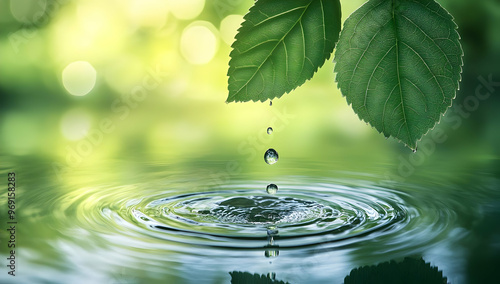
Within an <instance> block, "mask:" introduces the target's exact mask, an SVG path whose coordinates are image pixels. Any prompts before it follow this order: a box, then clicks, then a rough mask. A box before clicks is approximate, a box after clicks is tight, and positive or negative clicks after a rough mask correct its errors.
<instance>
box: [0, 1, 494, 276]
mask: <svg viewBox="0 0 500 284" xmlns="http://www.w3.org/2000/svg"><path fill="white" fill-rule="evenodd" d="M276 1H278V0H276ZM363 2H364V1H360V0H354V1H341V3H342V14H343V20H345V18H346V17H347V16H348V15H349V14H350V13H352V12H353V11H354V10H355V9H356V8H358V7H359V6H360V5H362V4H363ZM438 2H439V3H440V4H441V5H443V6H444V7H445V8H446V9H447V10H448V11H449V12H450V13H451V14H452V15H453V16H454V17H455V21H456V23H457V24H458V26H459V29H458V30H459V33H460V35H461V37H462V44H463V49H464V53H465V56H464V67H463V74H462V82H461V84H460V90H459V91H458V92H457V97H456V99H455V100H454V102H453V106H452V107H451V108H450V109H449V111H448V112H447V114H446V116H445V117H444V118H443V119H442V120H441V122H440V123H439V125H438V126H436V128H435V129H433V130H431V131H430V132H429V133H428V134H427V135H426V136H425V137H424V138H423V140H422V141H421V142H419V150H418V151H417V153H415V154H414V153H412V152H411V150H410V149H408V148H406V147H404V146H403V145H402V144H401V143H398V142H397V141H396V140H394V139H392V138H390V139H385V138H384V137H383V135H382V134H379V133H377V132H376V130H375V129H372V128H371V127H370V126H368V125H366V124H365V123H364V122H362V121H360V120H359V119H358V117H357V116H356V114H355V113H354V112H353V111H352V109H351V108H350V106H348V105H347V103H346V101H345V99H344V98H343V97H342V95H341V94H340V92H339V90H338V89H337V87H336V84H335V80H334V77H335V76H334V73H333V66H334V63H333V62H332V59H331V58H330V59H329V60H327V62H326V63H325V65H324V66H323V67H322V68H321V69H320V70H319V71H318V73H317V74H316V75H315V76H314V78H313V79H312V80H310V81H308V82H306V83H305V84H304V85H303V86H301V87H299V88H297V89H296V90H294V91H293V92H292V93H290V94H285V95H284V96H283V97H282V98H280V99H277V100H274V101H273V105H272V106H271V107H270V106H269V102H265V103H238V104H234V103H233V104H226V103H225V100H226V97H227V76H226V72H227V65H228V62H229V53H230V51H231V48H230V45H231V43H232V40H233V36H234V34H235V32H236V30H237V28H238V26H239V24H240V22H241V20H242V17H243V15H244V14H245V13H246V11H248V9H249V7H250V6H251V5H252V3H253V1H252V0H206V1H205V0H182V1H181V0H142V1H140V0H125V1H117V0H104V1H96V0H86V1H70V0H0V98H1V103H0V160H1V163H2V165H1V166H2V167H1V168H0V170H1V171H2V172H3V173H6V172H8V171H12V170H13V171H16V173H17V175H18V177H19V185H18V186H19V190H20V192H19V195H18V196H20V197H19V204H20V206H19V213H20V215H19V216H26V218H25V221H24V222H27V223H26V224H28V226H24V227H21V229H20V230H21V231H20V235H21V236H30V237H26V238H25V239H24V240H23V246H24V247H32V248H33V251H35V250H39V246H40V245H39V244H40V240H41V239H43V238H44V237H43V236H42V237H39V235H43V234H45V235H46V237H45V238H46V239H51V238H57V234H56V233H55V232H54V231H53V230H52V229H51V228H50V226H49V227H47V228H46V227H45V223H44V222H41V221H40V222H39V220H42V221H43V220H49V221H51V222H52V221H53V220H52V218H51V215H53V212H52V211H51V210H52V209H51V208H44V209H40V208H38V207H39V206H38V202H39V201H40V202H42V201H43V202H45V203H46V204H52V203H50V202H48V201H50V200H56V201H57V199H56V198H57V195H61V196H64V195H63V194H64V193H65V192H68V191H69V192H71V190H74V189H77V188H85V187H91V186H96V187H99V186H101V185H106V184H116V183H117V184H120V185H127V183H133V182H136V183H137V180H138V179H140V178H143V179H147V178H146V177H147V176H148V175H147V173H148V172H150V171H151V172H153V173H154V174H156V173H157V172H160V173H164V172H163V165H164V164H168V165H173V166H172V168H168V167H165V168H166V170H165V175H167V176H168V177H170V176H169V175H172V176H174V175H177V176H179V177H175V178H173V180H174V181H175V180H182V178H183V177H184V175H183V172H186V173H188V172H189V175H187V174H186V175H185V176H186V177H188V178H192V177H193V176H194V175H195V174H193V173H192V172H191V171H197V170H199V169H200V168H202V169H203V170H204V169H207V171H203V172H199V173H196V174H199V175H200V176H204V177H205V176H206V177H210V178H211V179H214V184H215V185H220V184H223V183H224V181H225V180H226V181H227V178H228V177H227V174H229V175H231V174H238V173H241V174H242V175H243V174H247V175H248V176H250V177H251V178H256V177H258V179H260V180H266V179H268V177H269V176H272V175H274V176H276V175H278V174H282V175H283V176H286V175H294V174H296V175H303V176H309V177H322V176H329V175H333V174H332V173H333V171H337V172H336V173H335V174H336V175H337V177H338V175H339V173H340V174H344V175H345V177H346V178H349V172H357V173H370V174H373V175H367V179H370V178H372V177H373V176H375V177H377V182H379V181H390V180H395V181H398V182H408V183H409V184H411V183H420V184H422V183H423V184H426V183H429V184H430V185H431V186H429V188H433V186H435V184H436V183H438V184H439V182H434V180H433V179H435V180H438V181H443V180H446V183H450V184H460V185H461V186H460V187H458V186H457V187H448V188H447V187H443V190H442V192H441V195H439V196H443V194H444V196H448V197H450V200H455V199H458V200H460V202H462V201H463V203H464V204H467V206H468V205H469V204H470V203H474V202H475V199H473V198H470V196H471V195H478V196H479V195H481V194H482V195H483V196H484V198H483V199H481V200H482V202H485V203H486V201H484V200H489V201H491V200H498V199H494V198H492V197H491V196H493V193H494V192H495V189H496V192H498V189H499V187H498V177H499V176H500V160H499V156H500V130H499V129H500V128H499V125H500V112H499V111H498V110H499V109H500V68H499V66H500V2H499V1H496V0H480V1H469V0H439V1H438ZM268 126H272V127H273V128H274V130H275V131H274V133H273V134H272V135H267V134H266V129H267V127H268ZM269 147H273V148H275V149H276V150H277V151H278V152H279V154H280V162H279V163H278V164H276V165H275V166H273V167H272V170H269V169H270V168H269V167H267V166H266V165H265V164H264V161H263V154H264V152H265V150H266V149H267V148H269ZM227 161H236V162H237V163H235V164H231V163H228V162H227ZM149 164H152V165H156V166H153V167H148V166H147V165H149ZM103 165H104V166H103ZM106 165H113V166H106ZM115 165H118V166H115ZM158 165H159V166H158ZM232 165H237V166H241V168H242V169H243V171H236V170H235V169H234V168H231V167H232ZM158 168H160V169H161V170H160V171H158ZM152 169H153V170H152ZM155 169H156V170H155ZM266 171H267V172H266ZM342 171H343V172H342ZM72 172H76V174H74V175H71V173H72ZM66 173H68V175H66ZM214 173H215V174H217V173H223V174H224V175H226V176H216V175H214ZM464 173H467V174H464ZM356 176H358V177H359V176H360V175H356ZM485 176H489V177H493V179H491V181H490V179H485V178H484V177H485ZM57 177H59V178H60V179H57ZM235 177H236V176H235ZM61 178H62V179H61ZM210 178H201V179H200V180H203V181H205V180H209V179H210ZM242 179H243V178H242ZM268 180H270V179H268ZM59 181H62V185H59V184H58V182H59ZM146 182H147V181H144V183H146ZM433 182H434V184H433ZM54 184H55V185H54ZM388 184H389V185H391V183H390V182H389V183H388ZM443 184H445V182H443ZM159 188H161V187H159ZM449 188H451V189H449ZM471 188H472V189H477V188H479V189H484V191H488V193H482V192H479V190H478V192H477V193H476V192H472V193H469V192H468V190H469V189H471ZM40 189H41V190H40ZM120 190H121V189H120V187H117V190H116V191H117V193H118V192H119V191H120ZM28 192H29V193H31V194H26V195H25V193H28ZM35 193H36V194H35ZM16 194H17V193H16ZM457 196H458V197H457ZM495 196H496V195H495ZM432 198H434V196H432ZM443 199H445V198H443ZM6 200H7V198H6V194H3V193H2V194H1V196H0V204H4V203H6ZM70 201H71V200H70ZM70 201H65V202H68V203H70ZM98 201H99V200H95V202H96V203H98ZM23 202H24V204H23ZM30 202H31V204H30ZM42 204H43V203H42ZM496 204H498V202H497V203H496ZM22 205H26V206H24V207H23V206H22ZM494 206H496V207H497V205H494ZM30 207H31V208H30ZM471 207H472V206H471ZM2 208H3V207H2ZM38 210H40V211H38ZM37 212H42V213H43V214H42V213H37ZM495 212H496V211H495ZM5 214H6V213H5V210H3V209H2V212H1V215H0V217H2V220H3V218H6V215H5ZM38 214H40V216H45V217H46V216H49V217H48V218H47V219H43V218H41V219H37V218H39V215H38ZM471 216H473V217H469V219H470V220H469V219H467V218H462V217H461V218H462V219H465V221H464V222H468V223H471V224H476V223H475V222H477V220H476V219H475V218H476V217H474V216H476V215H474V212H472V214H471ZM488 216H493V217H491V220H493V221H487V222H486V221H485V222H482V223H481V222H479V225H478V226H479V229H477V230H476V231H474V232H475V233H474V234H476V235H477V236H478V241H477V242H464V243H465V245H464V247H467V248H469V249H471V256H470V259H469V260H470V261H469V263H470V264H469V266H468V269H470V271H472V272H469V274H470V275H472V276H471V277H476V279H479V278H480V277H481V276H482V271H483V267H482V265H483V264H488V265H490V266H491V264H492V263H493V264H495V261H498V254H492V255H493V256H492V257H490V258H488V257H489V254H488V253H490V252H491V251H492V250H491V248H492V247H494V244H493V241H492V240H494V238H493V237H491V238H490V236H493V235H494V233H492V232H497V231H498V230H497V229H498V226H492V224H495V221H494V220H497V219H498V218H497V216H498V214H497V213H495V214H490V215H488ZM495 218H496V219H495ZM28 219H29V220H28ZM462 219H461V220H462ZM486 220H489V219H486ZM469 221H470V222H469ZM30 222H31V223H30ZM481 224H484V225H481ZM471 226H472V225H471ZM467 228H468V227H467ZM495 228H496V229H495ZM22 230H24V231H22ZM494 230H497V231H494ZM0 236H1V237H2V239H4V237H6V236H7V232H6V231H5V230H4V231H3V233H2V234H1V235H0ZM33 236H36V237H33ZM47 236H48V237H47ZM471 243H472V245H471ZM484 244H492V245H491V246H486V245H484ZM1 249H2V253H6V252H7V248H6V247H5V246H3V245H2V248H1ZM47 250H50V249H47ZM26 251H27V252H26V255H24V256H23V257H25V259H28V258H27V257H28V256H29V254H30V251H29V250H26ZM40 251H42V252H43V255H42V256H40V259H42V260H43V261H45V260H46V258H47V257H46V254H47V253H46V252H45V250H44V249H42V250H40ZM457 251H458V250H457ZM476 252H477V254H476ZM483 252H484V253H483ZM496 252H498V249H497V250H496ZM362 253H363V254H362V257H360V258H366V259H369V256H370V255H371V253H372V251H371V250H368V251H366V252H364V251H362ZM367 256H368V257H367ZM374 257H375V256H374ZM370 264H371V263H370ZM475 265H477V266H481V267H479V268H476V267H475ZM485 266H487V265H485ZM490 266H488V267H489V268H490V269H489V270H488V271H489V272H491V274H490V275H491V278H490V279H496V278H493V277H496V273H497V271H496V267H490ZM477 271H479V272H481V273H478V275H479V276H475V274H474V273H476V272H477ZM477 283H481V282H477ZM482 283H486V282H482Z"/></svg>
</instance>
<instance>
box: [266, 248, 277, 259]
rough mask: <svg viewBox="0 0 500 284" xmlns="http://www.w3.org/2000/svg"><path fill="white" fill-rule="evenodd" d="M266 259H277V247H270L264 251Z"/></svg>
mask: <svg viewBox="0 0 500 284" xmlns="http://www.w3.org/2000/svg"><path fill="white" fill-rule="evenodd" d="M264 255H265V256H266V257H268V258H270V257H278V256H279V255H280V251H279V250H278V248H277V247H270V248H269V249H267V250H266V252H265V254H264Z"/></svg>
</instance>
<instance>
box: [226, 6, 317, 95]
mask: <svg viewBox="0 0 500 284" xmlns="http://www.w3.org/2000/svg"><path fill="white" fill-rule="evenodd" d="M314 1H316V0H312V1H311V2H309V4H307V5H306V6H304V7H303V8H304V11H303V12H302V14H301V15H300V17H299V19H298V20H297V21H296V22H295V23H294V24H293V25H292V27H291V28H290V29H289V30H288V31H287V32H286V33H285V35H283V37H282V38H281V39H280V40H279V41H278V42H277V44H276V45H275V46H274V47H273V49H272V50H271V52H269V54H268V55H267V57H266V59H265V60H263V61H262V63H261V64H260V65H259V66H258V67H257V70H255V72H254V73H253V74H252V76H251V77H250V79H248V81H247V82H246V83H245V84H243V86H241V87H240V88H239V89H238V90H237V91H236V92H235V93H234V95H233V96H231V99H233V98H234V97H236V96H237V95H238V94H239V93H240V92H241V90H243V88H245V87H246V86H247V85H248V84H249V83H250V81H252V80H253V78H254V77H255V75H257V73H258V72H259V71H260V68H261V67H262V65H264V63H266V62H267V61H268V60H269V58H270V57H271V55H272V54H273V53H274V50H276V48H277V47H278V46H279V45H280V44H281V43H282V42H283V40H284V39H285V38H286V37H287V36H288V34H289V33H290V32H291V31H292V30H293V29H294V28H295V27H296V26H297V23H299V22H301V21H302V17H303V16H304V14H305V13H306V11H307V9H309V6H311V4H312V3H313V2H314ZM319 1H321V0H319ZM322 7H323V6H322ZM322 9H323V8H322ZM295 10H296V9H290V10H288V11H286V12H283V13H280V14H279V16H282V15H284V14H286V13H289V12H291V11H295ZM274 18H276V17H274ZM264 21H266V20H264ZM261 23H262V22H260V23H258V24H261ZM304 37H305V35H304V34H302V38H303V39H304ZM304 40H305V39H304ZM251 49H252V48H250V49H248V50H251ZM248 50H247V51H248ZM242 54H243V53H242Z"/></svg>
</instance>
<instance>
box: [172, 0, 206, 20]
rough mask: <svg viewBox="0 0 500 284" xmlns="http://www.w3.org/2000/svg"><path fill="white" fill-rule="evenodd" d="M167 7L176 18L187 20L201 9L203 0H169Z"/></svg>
mask: <svg viewBox="0 0 500 284" xmlns="http://www.w3.org/2000/svg"><path fill="white" fill-rule="evenodd" d="M168 7H169V9H170V12H172V14H173V15H174V16H175V17H176V18H177V19H181V20H189V19H193V18H196V17H197V16H198V15H199V14H200V13H201V11H203V7H205V0H182V1H180V0H169V1H168Z"/></svg>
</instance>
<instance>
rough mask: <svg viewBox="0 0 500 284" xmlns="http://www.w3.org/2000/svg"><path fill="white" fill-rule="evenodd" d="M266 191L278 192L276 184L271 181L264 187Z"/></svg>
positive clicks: (270, 192)
mask: <svg viewBox="0 0 500 284" xmlns="http://www.w3.org/2000/svg"><path fill="white" fill-rule="evenodd" d="M266 191H267V193H269V194H276V192H278V186H277V185H275V184H274V183H271V184H269V185H268V186H267V187H266Z"/></svg>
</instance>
